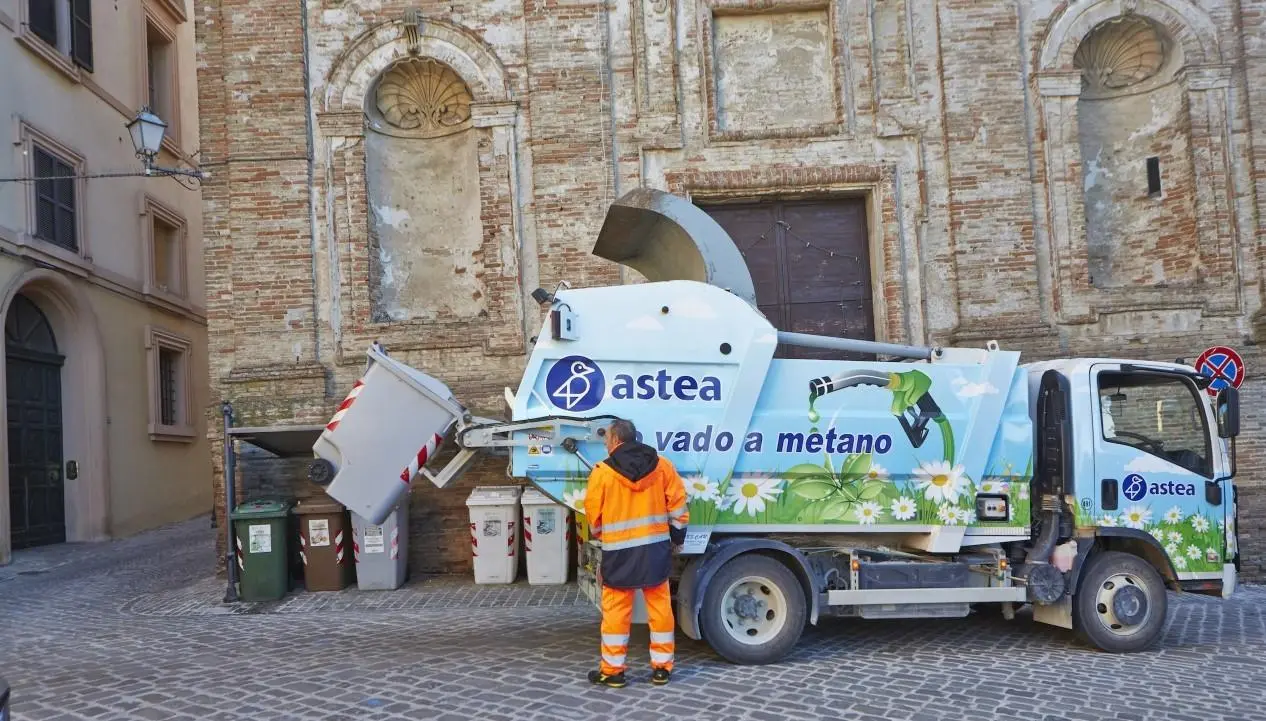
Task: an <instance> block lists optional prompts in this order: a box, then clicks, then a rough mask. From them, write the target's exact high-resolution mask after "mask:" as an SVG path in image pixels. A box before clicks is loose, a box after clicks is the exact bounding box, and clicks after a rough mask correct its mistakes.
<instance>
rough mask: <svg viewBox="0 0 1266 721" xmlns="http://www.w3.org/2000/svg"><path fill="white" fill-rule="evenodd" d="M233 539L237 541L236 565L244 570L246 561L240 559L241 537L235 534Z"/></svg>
mask: <svg viewBox="0 0 1266 721" xmlns="http://www.w3.org/2000/svg"><path fill="white" fill-rule="evenodd" d="M235 540H236V541H237V554H236V555H237V567H238V568H240V569H243V570H245V569H246V562H245V561H244V560H243V559H242V537H241V536H237V537H236V539H235Z"/></svg>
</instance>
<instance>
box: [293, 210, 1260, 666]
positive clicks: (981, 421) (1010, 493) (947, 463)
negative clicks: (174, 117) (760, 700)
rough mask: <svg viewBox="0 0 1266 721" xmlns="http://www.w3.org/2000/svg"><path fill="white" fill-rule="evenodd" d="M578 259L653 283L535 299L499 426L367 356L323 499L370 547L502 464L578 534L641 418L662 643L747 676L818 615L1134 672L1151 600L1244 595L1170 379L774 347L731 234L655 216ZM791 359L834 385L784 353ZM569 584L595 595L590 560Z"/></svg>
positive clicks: (805, 338)
mask: <svg viewBox="0 0 1266 721" xmlns="http://www.w3.org/2000/svg"><path fill="white" fill-rule="evenodd" d="M594 253H595V254H597V255H599V256H601V257H604V258H607V259H609V260H614V261H617V262H621V263H624V264H626V265H629V266H631V267H634V268H636V269H637V270H639V271H640V272H641V273H642V274H643V275H644V276H645V277H646V278H647V279H648V281H649V282H647V283H639V284H632V285H620V286H609V287H598V288H567V287H564V286H563V285H560V286H559V288H557V289H555V291H554V292H553V293H550V292H546V291H544V290H541V291H538V292H537V293H536V294H535V296H534V297H536V299H537V300H538V301H539V302H541V303H542V305H545V306H547V307H548V309H549V314H548V317H547V320H546V321H545V323H544V325H543V327H542V329H541V332H540V334H539V335H538V336H537V337H536V338H535V339H534V341H533V346H532V348H531V352H530V355H529V357H528V361H527V364H526V367H525V369H524V373H523V377H522V381H521V383H520V385H519V387H518V389H517V390H510V389H507V391H506V404H507V411H508V412H507V415H508V418H503V419H493V418H481V417H476V416H474V415H473V414H471V413H470V412H469V411H468V410H467V409H466V408H465V407H463V406H462V404H461V403H460V402H459V401H458V400H456V398H455V397H454V396H453V394H452V393H451V392H450V391H449V390H448V388H447V387H446V386H445V385H444V384H443V383H442V382H441V381H440V380H437V379H435V378H433V377H431V376H429V375H427V374H426V373H423V372H421V371H419V370H416V369H413V368H410V367H409V366H407V365H404V364H403V363H400V362H399V361H397V360H395V359H393V358H391V357H390V356H388V355H387V354H386V353H384V352H383V351H382V350H381V349H379V348H372V349H370V351H369V368H368V370H367V372H366V374H365V376H364V377H363V378H362V379H361V380H359V381H358V382H357V384H356V385H355V387H354V388H353V389H352V393H351V394H349V396H348V399H347V400H345V401H344V402H343V404H341V405H340V408H339V410H338V412H337V414H336V415H335V417H334V418H333V419H332V420H331V423H330V426H329V427H327V429H326V431H325V432H324V433H323V434H322V436H321V439H320V440H318V442H317V443H316V445H315V446H314V453H315V455H316V456H317V458H316V460H315V461H314V462H313V464H312V467H311V472H310V477H311V478H312V480H314V481H315V482H317V483H319V484H322V485H326V487H327V492H328V493H329V494H330V495H331V496H332V497H334V498H336V499H337V500H339V501H340V502H342V503H344V504H345V505H347V506H348V507H349V508H350V509H351V510H353V511H355V512H356V513H358V514H360V515H362V516H364V517H366V518H368V519H369V520H370V521H371V522H378V521H377V520H375V519H378V518H380V517H382V516H384V515H385V514H386V513H388V512H389V510H390V509H391V508H392V507H394V505H395V503H396V501H397V500H398V499H399V497H400V496H401V495H402V494H404V493H406V492H408V487H409V484H410V483H412V482H414V481H415V480H416V479H417V478H419V477H425V478H427V479H429V480H431V481H432V482H433V483H435V484H436V485H439V486H444V485H446V484H448V483H449V482H451V480H452V479H453V478H455V477H456V476H457V475H458V474H460V473H461V472H462V471H463V470H464V469H465V468H466V467H468V466H469V464H470V462H471V461H472V460H473V459H474V458H476V457H477V456H478V455H480V454H484V453H498V454H505V455H507V456H508V460H509V468H508V472H509V474H510V476H511V477H514V478H519V479H523V480H525V481H527V482H529V483H531V484H532V485H534V486H535V487H536V488H538V489H539V490H540V491H541V492H543V493H544V494H546V495H547V496H549V497H551V498H553V499H555V500H556V501H558V502H560V503H564V504H567V505H568V506H570V507H571V508H573V509H574V510H576V511H577V512H583V498H584V493H585V489H586V485H587V479H588V474H589V471H590V469H591V468H592V467H593V465H594V464H595V463H598V462H600V461H601V460H602V459H603V457H604V455H605V449H604V446H603V438H602V436H603V433H604V432H605V428H606V426H607V425H608V424H609V423H610V421H611V420H612V419H613V418H616V417H620V418H626V419H629V420H631V421H633V422H634V424H635V425H636V427H637V428H638V431H639V434H640V440H641V441H642V442H643V443H646V444H648V445H650V446H652V447H653V448H655V449H656V451H657V452H659V453H660V454H661V455H663V456H665V457H667V458H668V459H669V460H670V461H672V462H673V464H674V465H675V466H676V468H677V469H678V472H679V473H680V474H681V475H682V477H683V480H684V481H685V485H686V489H687V494H688V497H689V510H690V523H689V530H688V536H687V541H686V544H685V546H684V547H683V548H682V549H681V550H680V555H681V557H682V560H683V568H682V570H681V573H680V576H679V578H677V579H676V583H675V598H676V601H675V603H676V609H677V614H676V615H677V620H678V623H679V625H680V626H681V628H682V630H683V632H684V633H686V634H687V635H689V636H691V637H692V638H696V639H703V640H705V641H706V642H707V643H709V644H710V645H711V646H712V647H713V648H714V649H715V650H716V651H717V652H718V653H719V654H720V655H721V656H723V657H724V658H726V659H728V660H730V661H733V662H735V663H770V662H773V661H776V660H778V659H780V658H782V657H783V656H784V655H785V654H786V653H788V652H789V651H790V650H791V649H792V648H793V647H794V645H795V644H796V642H797V641H798V639H799V637H800V635H801V633H802V631H803V629H804V627H805V625H806V624H807V623H814V624H816V623H817V621H818V619H819V617H820V616H822V615H824V614H828V613H830V614H839V615H852V616H858V617H862V618H926V617H958V616H964V615H967V614H968V613H970V612H971V611H972V609H973V608H976V609H983V608H987V607H994V608H996V609H998V610H999V611H1000V612H1001V613H1003V614H1004V615H1006V616H1007V617H1008V618H1010V617H1012V615H1013V614H1014V612H1015V611H1016V609H1018V608H1020V607H1022V606H1031V607H1032V613H1033V617H1034V618H1035V619H1036V620H1037V621H1039V622H1041V623H1047V624H1053V625H1057V626H1062V627H1064V628H1069V629H1074V630H1076V631H1077V632H1079V633H1080V634H1082V635H1083V636H1084V637H1085V638H1087V639H1088V640H1089V641H1090V642H1092V643H1093V644H1094V645H1096V646H1098V647H1099V648H1101V649H1104V650H1107V651H1117V652H1128V651H1137V650H1141V649H1144V648H1147V647H1149V646H1151V645H1152V644H1153V643H1154V642H1156V640H1157V639H1158V638H1159V637H1160V636H1161V634H1162V633H1163V631H1164V628H1165V620H1166V615H1167V610H1168V595H1167V591H1169V590H1173V591H1180V592H1181V591H1189V592H1198V593H1205V594H1212V595H1222V596H1227V595H1230V594H1231V593H1232V592H1233V591H1234V589H1235V584H1236V573H1237V569H1238V564H1239V558H1238V545H1237V543H1236V527H1237V526H1236V502H1235V487H1234V485H1233V480H1232V479H1233V477H1234V475H1235V437H1236V436H1237V435H1238V433H1239V398H1238V394H1237V392H1236V391H1235V389H1234V388H1228V389H1226V390H1223V391H1222V392H1220V393H1219V394H1218V395H1217V396H1216V398H1215V397H1212V396H1210V394H1209V393H1208V392H1207V384H1208V380H1209V379H1207V378H1205V377H1204V376H1202V375H1200V374H1199V373H1197V372H1196V371H1195V370H1194V369H1193V368H1192V367H1190V366H1188V365H1185V364H1183V363H1157V362H1150V361H1131V360H1120V359H1081V358H1077V359H1065V360H1055V361H1047V362H1041V363H1033V364H1024V363H1021V359H1020V354H1019V353H1018V352H1015V351H1008V350H1005V349H1004V348H1002V347H1001V346H1000V344H999V343H997V342H990V343H989V344H988V345H987V346H986V347H985V348H923V347H917V346H906V345H897V344H889V343H878V342H871V341H859V340H853V339H845V338H831V337H824V336H815V335H810V334H801V333H792V332H786V331H780V330H778V329H776V328H774V326H773V325H772V324H770V322H769V321H768V319H766V318H765V317H764V315H763V314H762V313H761V312H760V311H759V310H758V308H757V306H756V299H755V292H754V290H753V286H752V282H751V278H750V275H748V272H747V269H746V267H745V265H744V264H743V260H742V257H741V255H740V254H739V253H738V251H737V248H735V246H734V244H733V242H732V241H731V240H730V239H729V237H728V236H727V235H726V234H725V233H724V231H723V230H722V229H721V228H720V227H719V226H718V225H717V224H716V223H715V222H714V221H712V220H711V218H709V217H708V216H707V215H706V214H705V213H703V212H702V211H701V210H699V209H698V208H696V207H695V206H693V205H692V204H690V203H689V202H688V201H686V200H684V199H681V198H677V197H674V196H671V195H669V194H667V193H661V192H658V191H654V190H649V189H638V190H635V191H632V192H630V193H629V194H627V195H626V196H624V197H623V198H621V199H620V200H619V201H617V202H616V203H615V204H614V205H613V206H612V208H611V210H610V212H609V213H608V217H607V221H606V223H605V224H604V226H603V229H602V232H601V233H600V234H599V237H598V240H597V243H596V244H595V248H594ZM1002 340H1004V341H1005V339H1002ZM794 346H802V347H803V346H807V347H813V348H817V349H826V350H835V351H838V352H839V354H840V359H839V360H832V359H812V360H809V359H792V358H785V357H782V355H783V354H780V353H778V352H777V351H778V349H779V348H780V347H794ZM447 443H454V444H456V446H457V447H458V452H457V454H456V456H455V457H454V458H453V459H452V460H451V461H450V462H449V463H447V464H446V465H445V466H444V467H443V468H440V469H438V470H436V471H432V470H430V469H429V468H428V463H429V462H430V461H431V459H432V458H433V457H434V456H435V455H436V452H437V450H438V449H439V447H440V446H442V445H443V444H447ZM582 520H583V519H582ZM582 564H585V565H588V566H591V567H592V568H593V573H594V575H595V576H600V573H601V553H600V544H598V543H597V542H591V543H590V544H588V545H587V546H586V553H583V554H582ZM586 573H587V572H586Z"/></svg>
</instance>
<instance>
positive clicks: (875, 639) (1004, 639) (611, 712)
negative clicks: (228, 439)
mask: <svg viewBox="0 0 1266 721" xmlns="http://www.w3.org/2000/svg"><path fill="white" fill-rule="evenodd" d="M208 525H209V524H208V521H207V519H206V518H200V519H197V520H195V521H192V522H189V523H184V524H180V525H177V526H173V527H169V528H166V529H163V530H160V531H156V532H152V533H148V534H144V535H142V536H139V537H135V538H131V539H128V540H125V541H121V542H116V543H110V544H101V545H95V546H77V547H76V546H61V547H50V548H45V549H38V550H34V551H27V552H21V553H19V554H18V555H17V556H16V560H15V562H14V563H13V564H12V565H10V566H7V567H0V608H2V609H3V610H0V674H3V675H4V676H6V677H7V678H8V680H9V682H10V683H11V684H12V686H13V689H14V691H13V694H14V712H15V718H16V719H17V720H18V721H27V720H35V719H39V720H45V719H47V720H50V721H51V720H54V719H80V718H82V719H100V720H106V719H270V720H280V719H432V718H433V719H446V720H447V719H453V720H454V721H456V720H457V719H488V720H489V721H492V720H496V719H504V720H506V721H509V720H511V719H513V720H515V721H520V720H523V719H606V718H610V719H620V720H621V721H623V720H625V719H629V720H637V719H648V720H649V719H661V718H682V719H687V718H698V719H768V720H771V721H772V720H774V719H783V718H795V719H866V720H874V719H914V720H917V721H942V720H945V719H982V720H983V719H1017V720H1018V719H1025V720H1032V719H1041V720H1042V721H1056V720H1057V719H1072V720H1077V721H1081V720H1091V719H1122V720H1134V721H1143V720H1144V719H1148V721H1160V720H1161V719H1176V720H1183V721H1196V720H1209V719H1249V718H1260V717H1261V713H1260V710H1261V709H1262V708H1263V706H1266V666H1264V665H1263V664H1262V659H1263V658H1266V623H1264V622H1263V611H1264V610H1266V589H1261V588H1248V589H1242V590H1241V593H1240V594H1239V595H1238V596H1237V597H1236V598H1235V599H1233V600H1230V601H1226V602H1223V601H1219V600H1216V599H1205V598H1201V597H1190V598H1184V599H1182V600H1181V601H1177V602H1176V603H1175V604H1174V605H1173V611H1172V621H1171V627H1170V630H1169V633H1168V636H1167V637H1166V640H1165V643H1164V645H1163V647H1162V648H1159V649H1158V650H1156V651H1154V652H1151V653H1148V654H1144V655H1134V656H1110V655H1107V654H1103V653H1098V652H1096V651H1093V650H1090V649H1088V648H1085V647H1083V646H1080V645H1078V644H1076V643H1075V642H1074V641H1072V639H1071V638H1070V636H1069V635H1068V634H1067V633H1065V632H1063V631H1061V630H1058V629H1052V628H1047V627H1041V626H1036V625H1034V624H1033V623H1032V622H1031V620H1029V619H1028V617H1027V616H1026V615H1022V616H1021V617H1020V618H1019V619H1017V621H1016V622H1013V623H1008V622H1006V621H1004V620H1002V618H1001V617H995V616H993V615H992V614H989V615H985V616H980V617H972V618H968V619H962V620H951V621H919V622H911V621H893V622H862V621H846V620H828V621H827V622H825V623H824V624H823V625H822V626H821V627H819V628H810V629H809V630H807V631H806V633H805V636H804V638H803V639H802V641H801V643H800V646H799V647H798V649H797V650H796V652H795V653H794V654H793V655H792V657H791V658H789V659H788V660H786V661H784V662H783V663H781V664H779V665H776V666H768V667H735V666H731V665H728V664H726V663H724V662H722V661H720V660H719V659H718V658H717V657H716V656H715V655H714V654H713V653H711V651H710V650H709V649H708V648H707V647H706V646H704V645H702V644H698V643H695V642H692V641H690V640H688V639H683V638H682V637H680V636H679V642H678V648H679V653H678V658H679V661H678V663H679V671H678V673H677V674H675V676H674V679H673V683H672V685H670V686H668V687H666V688H657V687H652V686H650V685H649V684H648V683H645V681H646V678H647V675H648V674H647V669H646V668H645V667H644V665H645V663H646V652H645V650H644V648H645V642H646V636H645V629H644V627H643V629H642V630H641V633H640V634H637V633H635V635H634V647H633V648H631V650H630V658H631V662H632V663H634V664H637V666H636V668H635V670H636V673H635V674H633V678H632V681H633V683H631V684H630V685H629V686H628V687H627V688H625V689H622V690H611V689H599V688H593V687H590V686H589V685H588V683H587V682H586V681H585V679H584V675H585V672H586V671H588V670H589V669H590V668H593V667H594V665H595V664H596V663H597V643H598V636H597V621H598V614H597V611H596V610H595V609H593V608H592V607H590V606H589V605H588V604H587V602H586V601H585V600H583V599H582V598H580V597H579V596H578V594H577V593H576V592H575V589H574V587H570V586H569V587H565V588H562V589H559V588H532V587H529V586H527V585H526V584H525V583H520V584H517V585H515V586H513V587H483V588H481V587H476V586H474V585H473V584H472V583H467V582H466V580H465V579H419V580H414V581H412V582H411V583H410V584H409V585H408V586H407V587H406V588H404V589H401V590H399V591H395V592H359V591H356V590H348V591H345V592H342V593H325V594H306V593H302V592H296V593H293V594H292V595H291V596H290V597H288V598H287V599H286V600H285V601H282V602H279V603H273V604H238V605H236V606H234V607H226V606H224V605H223V604H221V603H220V599H221V597H222V595H223V582H222V581H219V580H216V579H215V578H213V577H212V576H211V560H212V559H211V550H210V549H211V547H212V537H213V536H212V534H213V533H214V531H213V530H212V529H210V528H209V527H208Z"/></svg>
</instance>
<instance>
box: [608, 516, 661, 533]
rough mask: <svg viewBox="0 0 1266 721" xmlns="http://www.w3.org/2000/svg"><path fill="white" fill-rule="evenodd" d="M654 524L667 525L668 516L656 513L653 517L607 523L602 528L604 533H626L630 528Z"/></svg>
mask: <svg viewBox="0 0 1266 721" xmlns="http://www.w3.org/2000/svg"><path fill="white" fill-rule="evenodd" d="M656 523H668V514H666V513H657V514H655V515H653V516H642V517H641V518H630V519H629V520H627V521H616V522H615V523H608V524H605V525H604V526H603V527H602V530H604V531H627V530H629V529H632V528H639V527H641V526H650V525H653V524H656Z"/></svg>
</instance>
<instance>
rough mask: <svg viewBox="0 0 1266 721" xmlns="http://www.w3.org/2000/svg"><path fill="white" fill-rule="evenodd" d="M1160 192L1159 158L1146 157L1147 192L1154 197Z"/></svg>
mask: <svg viewBox="0 0 1266 721" xmlns="http://www.w3.org/2000/svg"><path fill="white" fill-rule="evenodd" d="M1160 192H1161V174H1160V158H1157V157H1151V158H1148V159H1147V194H1148V195H1150V196H1151V197H1153V198H1155V197H1156V196H1158V195H1160Z"/></svg>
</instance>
